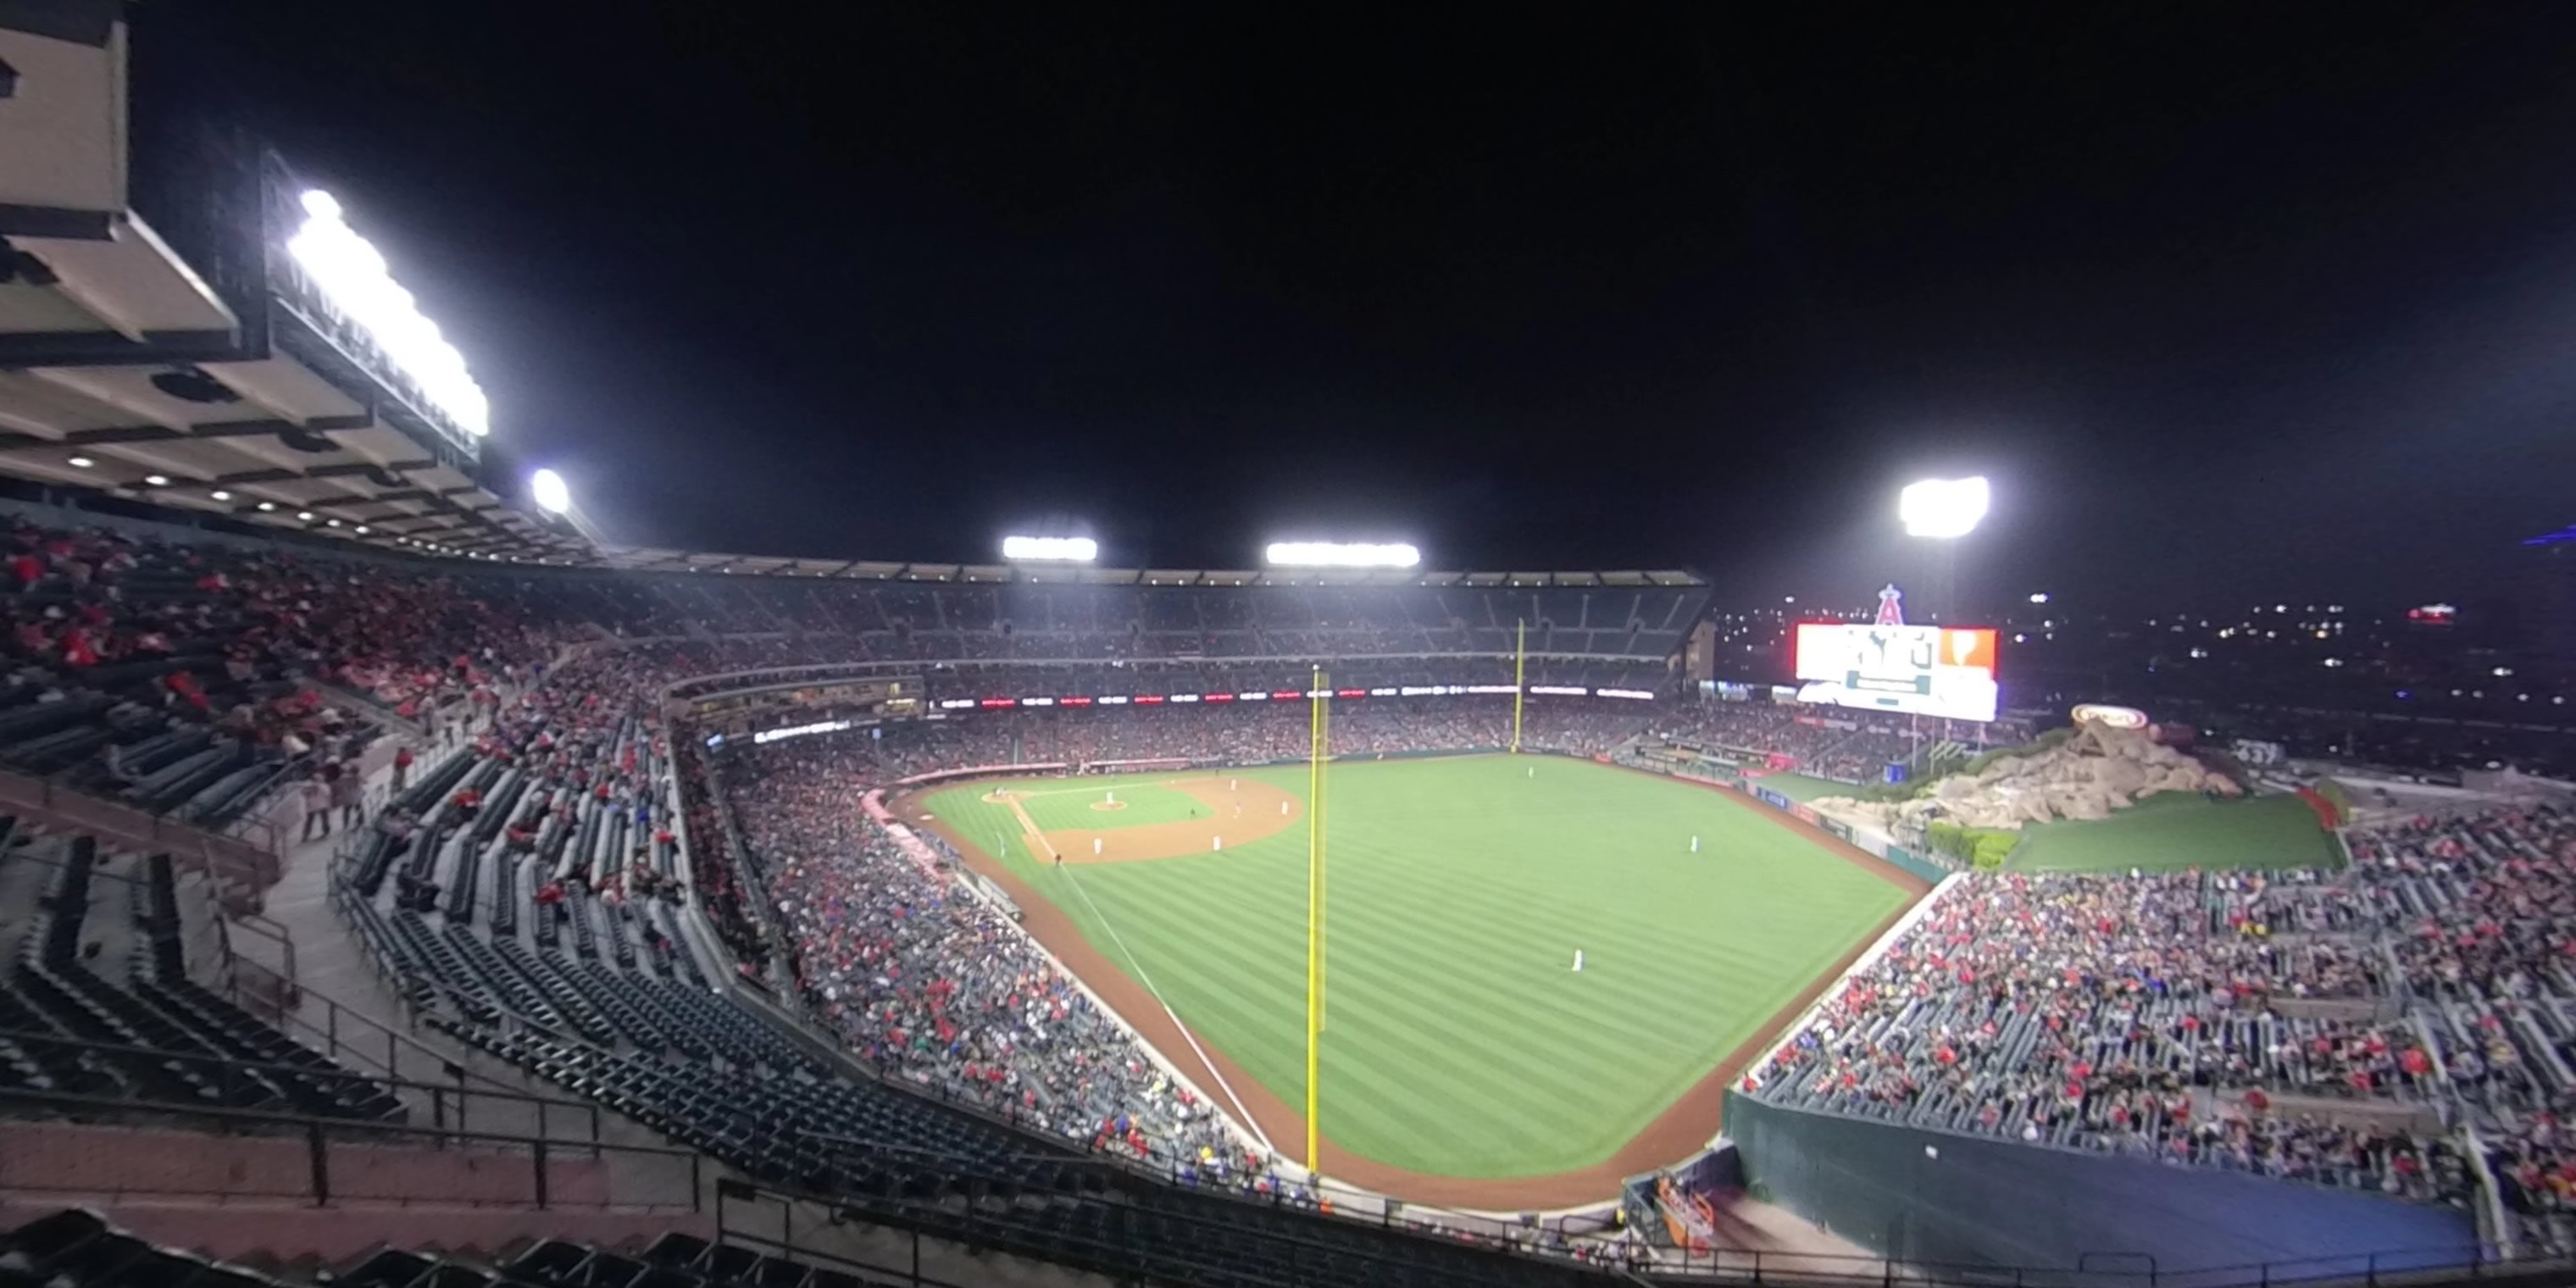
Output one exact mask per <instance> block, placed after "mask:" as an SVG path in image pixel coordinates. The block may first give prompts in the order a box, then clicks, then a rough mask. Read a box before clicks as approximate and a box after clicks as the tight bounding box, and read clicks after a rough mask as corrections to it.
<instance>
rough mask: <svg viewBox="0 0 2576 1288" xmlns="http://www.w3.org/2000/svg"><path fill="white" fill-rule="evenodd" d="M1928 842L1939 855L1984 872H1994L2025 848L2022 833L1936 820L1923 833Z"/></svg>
mask: <svg viewBox="0 0 2576 1288" xmlns="http://www.w3.org/2000/svg"><path fill="white" fill-rule="evenodd" d="M1923 838H1924V841H1925V842H1926V843H1927V844H1929V845H1930V846H1931V847H1932V850H1933V852H1934V853H1936V854H1941V855H1946V856H1948V857H1949V858H1952V859H1956V860H1958V861H1959V862H1961V863H1965V864H1967V865H1968V866H1969V867H1972V868H1975V869H1977V870H1978V871H1980V872H1991V871H1993V870H1995V869H1996V868H2000V867H2002V866H2003V865H2004V860H2006V859H2008V858H2011V857H2012V852H2013V849H2014V847H2016V846H2018V845H2020V844H2021V833H2019V832H2014V831H2009V830H2007V829H2004V828H2000V827H1965V826H1962V825H1960V824H1957V823H1952V822H1948V821H1946V820H1941V819H1935V820H1933V822H1932V824H1931V825H1930V826H1928V827H1926V828H1925V829H1924V830H1923Z"/></svg>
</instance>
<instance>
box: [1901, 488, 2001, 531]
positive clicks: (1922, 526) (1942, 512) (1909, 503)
mask: <svg viewBox="0 0 2576 1288" xmlns="http://www.w3.org/2000/svg"><path fill="white" fill-rule="evenodd" d="M1988 494H1989V489H1988V488H1987V486H1986V479H1985V476H1984V475H1982V474H1980V475H1977V476H1975V477H1973V478H1964V479H1925V480H1923V481H1922V482H1920V483H1912V484H1908V485H1907V486H1906V488H1905V490H1904V491H1903V492H1900V493H1898V494H1897V498H1896V513H1897V517H1898V518H1901V519H1903V520H1904V521H1905V534H1906V535H1907V536H1910V537H1930V538H1932V539H1934V540H1949V539H1951V538H1955V537H1964V536H1966V535H1968V534H1969V533H1971V532H1974V531H1976V530H1977V522H1978V521H1979V520H1981V519H1983V518H1985V517H1986V503H1987V499H1988Z"/></svg>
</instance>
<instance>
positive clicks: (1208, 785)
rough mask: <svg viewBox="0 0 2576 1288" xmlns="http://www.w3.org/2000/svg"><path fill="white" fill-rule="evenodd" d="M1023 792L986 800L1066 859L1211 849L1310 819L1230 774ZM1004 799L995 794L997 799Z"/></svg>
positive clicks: (1124, 859)
mask: <svg viewBox="0 0 2576 1288" xmlns="http://www.w3.org/2000/svg"><path fill="white" fill-rule="evenodd" d="M1078 782H1079V780H1072V781H1068V782H1067V783H1066V784H1065V785H1064V786H1062V787H1051V788H1040V789H1035V790H1030V789H1026V788H1023V789H1018V790H1015V791H1011V792H1009V793H1007V794H1005V793H995V794H994V795H993V796H988V797H986V798H985V799H986V800H988V801H994V803H997V804H1001V803H1009V804H1015V805H1017V806H1018V807H1019V809H1018V813H1019V814H1020V815H1021V827H1022V830H1023V831H1030V830H1034V831H1036V832H1037V833H1038V834H1039V837H1040V838H1041V839H1042V840H1043V842H1044V844H1043V845H1037V846H1032V847H1031V848H1033V849H1036V850H1038V851H1039V852H1041V853H1044V852H1047V851H1049V850H1052V851H1053V852H1054V853H1056V854H1060V855H1062V856H1063V857H1064V861H1065V862H1067V863H1133V862H1138V861H1141V860H1145V859H1168V858H1173V857H1176V856H1179V855H1184V854H1208V853H1212V852H1221V851H1223V850H1225V849H1230V848H1237V847H1240V846H1244V845H1248V844H1250V843H1252V842H1254V841H1258V840H1260V839H1262V838H1263V837H1266V836H1274V835H1277V834H1278V833H1280V832H1283V831H1286V830H1287V829H1289V828H1291V827H1296V826H1299V825H1301V824H1303V823H1304V822H1305V818H1306V804H1305V802H1303V801H1301V800H1298V799H1297V798H1296V797H1294V796H1291V795H1289V794H1288V793H1287V792H1286V791H1283V790H1281V789H1280V788H1278V787H1276V786H1274V785H1272V784H1270V783H1265V782H1257V781H1255V780H1253V779H1249V778H1234V777H1229V776H1225V775H1208V776H1205V777H1192V778H1174V779H1166V780H1162V781H1157V782H1138V781H1135V780H1132V779H1130V780H1126V781H1123V782H1121V783H1119V784H1118V785H1117V786H1115V787H1108V786H1101V787H1081V786H1077V785H1076V784H1077V783H1078ZM997 797H998V798H999V799H996V798H997Z"/></svg>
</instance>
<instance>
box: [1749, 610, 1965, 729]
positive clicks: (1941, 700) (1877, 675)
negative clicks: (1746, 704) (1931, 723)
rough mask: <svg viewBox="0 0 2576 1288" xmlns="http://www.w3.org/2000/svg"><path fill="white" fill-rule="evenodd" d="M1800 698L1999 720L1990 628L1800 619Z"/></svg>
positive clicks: (1864, 707)
mask: <svg viewBox="0 0 2576 1288" xmlns="http://www.w3.org/2000/svg"><path fill="white" fill-rule="evenodd" d="M1796 645H1797V661H1796V665H1797V675H1798V680H1799V687H1798V700H1799V701H1801V702H1820V703H1824V704H1826V705H1828V706H1836V707H1852V708H1856V709H1858V710H1862V711H1901V712H1905V713H1907V714H1910V715H1922V716H1942V717H1945V718H1947V719H1951V720H1992V719H1994V718H1995V706H1996V696H1997V690H1996V687H1995V632H1994V630H1993V628H1991V627H1968V628H1953V627H1946V626H1875V625H1867V624H1855V623H1850V622H1800V623H1798V632H1797V637H1796Z"/></svg>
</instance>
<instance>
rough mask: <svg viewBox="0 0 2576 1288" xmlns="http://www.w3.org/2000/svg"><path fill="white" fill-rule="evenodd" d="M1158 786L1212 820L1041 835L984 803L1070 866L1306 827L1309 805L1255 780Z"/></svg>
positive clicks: (1201, 850) (1239, 841)
mask: <svg viewBox="0 0 2576 1288" xmlns="http://www.w3.org/2000/svg"><path fill="white" fill-rule="evenodd" d="M1155 786H1158V787H1167V788H1170V789H1171V790H1173V791H1176V792H1179V793H1180V794H1182V795H1184V796H1187V797H1189V798H1190V799H1192V800H1194V801H1197V802H1198V803H1199V804H1201V805H1205V806H1207V807H1208V817H1206V818H1192V819H1181V820H1178V821H1175V822H1170V823H1140V824H1137V825H1136V826H1134V827H1100V828H1092V827H1062V828H1057V829H1055V830H1054V831H1051V832H1049V831H1041V830H1039V828H1038V825H1037V821H1036V820H1034V819H1032V818H1030V817H1029V814H1028V811H1027V810H1026V809H1023V808H1020V807H1019V806H1018V805H1017V804H1016V803H1015V802H1014V801H1012V800H1011V798H1010V796H1009V795H1008V794H1007V793H1004V792H995V793H994V794H992V795H989V796H986V797H985V798H984V799H985V800H986V801H987V802H989V803H992V804H996V805H1011V806H1012V810H1011V812H1012V813H1013V814H1014V815H1017V816H1018V818H1019V821H1020V831H1021V833H1022V834H1024V835H1026V836H1028V837H1030V838H1031V839H1032V841H1034V842H1036V843H1037V844H1033V845H1032V846H1031V848H1032V849H1033V850H1034V851H1036V852H1037V853H1041V854H1048V855H1051V856H1052V857H1057V858H1061V859H1062V860H1063V861H1064V862H1065V863H1067V864H1075V863H1136V862H1141V861H1144V860H1148V859H1168V858H1173V857H1175V856H1178V855H1183V854H1206V853H1209V852H1211V851H1214V850H1218V849H1221V848H1223V846H1224V845H1233V846H1243V845H1248V844H1250V843H1252V842H1254V841H1258V840H1260V839H1262V838H1263V837H1267V836H1276V835H1278V834H1279V833H1281V832H1284V831H1287V830H1288V829H1289V828H1292V827H1297V826H1300V825H1302V824H1303V823H1304V822H1305V821H1306V804H1305V802H1303V801H1300V800H1298V799H1297V798H1296V797H1294V796H1291V795H1289V794H1288V793H1287V792H1285V791H1282V790H1280V789H1279V788H1277V787H1274V786H1272V785H1270V784H1269V783H1265V782H1261V781H1259V780H1257V779H1250V778H1225V777H1217V776H1213V775H1211V776H1209V777H1205V778H1174V779H1171V780H1169V781H1166V782H1161V783H1157V784H1155ZM1092 808H1094V809H1099V808H1100V807H1099V806H1097V805H1095V806H1093V807H1092ZM944 834H945V833H944V831H943V835H944ZM950 839H952V840H954V839H955V838H953V837H952V838H950ZM1094 840H1097V841H1099V842H1100V852H1099V853H1097V854H1094V853H1092V850H1091V843H1092V842H1093V841H1094ZM1220 842H1222V845H1221V844H1220ZM979 853H980V851H979ZM1049 947H1053V945H1049Z"/></svg>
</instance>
